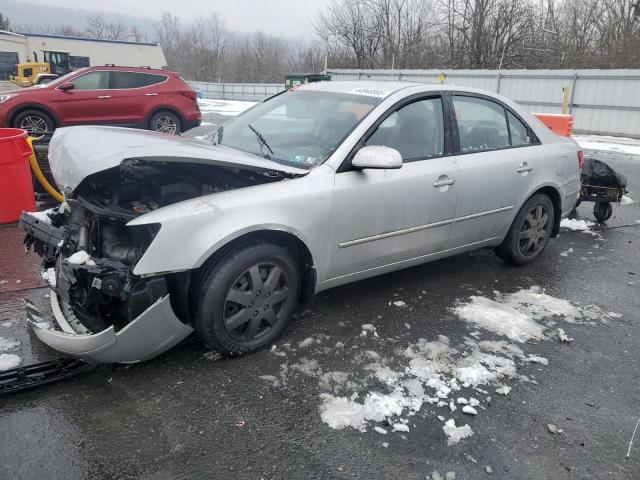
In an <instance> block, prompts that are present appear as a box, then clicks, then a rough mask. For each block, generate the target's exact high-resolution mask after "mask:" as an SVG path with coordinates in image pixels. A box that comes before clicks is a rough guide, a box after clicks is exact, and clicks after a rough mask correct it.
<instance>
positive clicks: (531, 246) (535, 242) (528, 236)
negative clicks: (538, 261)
mask: <svg viewBox="0 0 640 480" xmlns="http://www.w3.org/2000/svg"><path fill="white" fill-rule="evenodd" d="M548 223H549V214H548V213H547V211H546V207H545V206H544V205H541V204H537V205H534V206H533V208H531V210H529V213H528V214H527V216H526V217H525V218H524V221H523V222H522V225H521V227H520V231H519V232H518V248H519V249H520V253H522V255H524V256H525V257H530V256H533V255H537V254H538V253H540V251H541V250H542V249H543V248H544V246H545V244H546V242H547V239H548V238H549V230H550V228H549V227H550V226H549V225H548Z"/></svg>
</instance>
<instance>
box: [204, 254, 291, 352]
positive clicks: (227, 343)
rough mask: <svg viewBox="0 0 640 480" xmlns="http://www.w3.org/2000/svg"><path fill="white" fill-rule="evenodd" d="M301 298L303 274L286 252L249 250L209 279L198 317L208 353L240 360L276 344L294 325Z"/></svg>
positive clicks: (228, 260)
mask: <svg viewBox="0 0 640 480" xmlns="http://www.w3.org/2000/svg"><path fill="white" fill-rule="evenodd" d="M299 295H300V273H299V268H298V265H297V263H296V261H295V259H294V257H293V256H292V255H291V254H290V253H289V252H288V251H287V250H286V249H284V248H283V247H280V246H277V245H271V244H266V243H260V244H253V245H247V246H245V247H242V248H239V249H237V250H235V251H234V252H232V253H231V254H230V255H229V256H227V257H226V258H224V259H223V260H222V261H220V262H219V263H218V264H217V265H216V266H215V267H214V268H212V270H211V271H210V272H209V274H208V275H207V276H206V277H205V279H204V282H203V284H202V287H201V293H200V298H199V302H198V310H197V314H196V318H195V327H196V332H197V333H198V336H199V337H200V339H201V340H202V341H203V342H204V343H205V345H207V346H208V347H209V348H213V349H215V350H217V351H219V352H220V353H222V354H223V355H226V356H230V357H233V356H239V355H242V354H244V353H247V352H250V351H253V350H256V349H258V348H260V347H263V346H265V345H267V344H269V343H271V342H273V341H274V340H275V339H276V338H277V337H278V336H279V335H280V334H281V333H282V331H283V330H284V329H285V327H286V326H287V325H288V323H289V321H290V320H291V316H292V314H293V311H294V309H295V307H296V304H297V300H298V298H299Z"/></svg>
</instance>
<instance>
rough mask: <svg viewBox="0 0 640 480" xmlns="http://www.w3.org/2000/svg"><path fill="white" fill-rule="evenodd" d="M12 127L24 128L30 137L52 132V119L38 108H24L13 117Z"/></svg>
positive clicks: (53, 126)
mask: <svg viewBox="0 0 640 480" xmlns="http://www.w3.org/2000/svg"><path fill="white" fill-rule="evenodd" d="M13 127H14V128H21V129H23V130H26V131H27V133H28V134H29V135H30V136H32V137H42V136H44V135H47V134H49V133H52V132H53V130H54V128H55V124H54V122H53V119H52V118H51V117H50V116H49V115H47V114H46V113H44V112H41V111H40V110H24V111H22V112H20V113H19V114H18V115H16V117H15V118H14V119H13Z"/></svg>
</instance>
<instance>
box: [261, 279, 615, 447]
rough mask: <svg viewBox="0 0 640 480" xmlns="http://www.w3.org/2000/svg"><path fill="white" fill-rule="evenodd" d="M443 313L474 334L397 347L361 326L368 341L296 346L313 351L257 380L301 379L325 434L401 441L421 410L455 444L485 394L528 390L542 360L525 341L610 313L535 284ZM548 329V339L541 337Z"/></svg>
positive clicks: (484, 404)
mask: <svg viewBox="0 0 640 480" xmlns="http://www.w3.org/2000/svg"><path fill="white" fill-rule="evenodd" d="M451 311H452V313H453V314H455V315H456V317H457V318H459V319H460V320H461V321H463V322H467V323H468V324H469V330H470V331H475V333H477V335H475V336H474V337H472V336H465V337H464V338H463V339H462V340H460V341H457V342H453V341H452V340H451V339H450V338H448V337H446V336H442V335H440V336H438V337H436V338H431V339H428V338H419V339H418V340H415V341H408V342H406V343H404V344H403V343H402V341H401V340H400V339H399V338H398V337H394V338H384V337H378V338H376V337H374V335H372V334H371V332H374V333H375V332H376V330H377V329H376V326H375V325H374V324H372V323H365V324H362V325H361V329H362V332H364V333H365V334H366V333H369V334H368V335H364V336H363V335H361V336H360V337H358V339H357V341H356V342H355V343H354V344H352V345H350V346H349V347H348V348H347V347H345V346H344V344H341V345H340V347H339V348H337V347H336V348H334V347H332V346H327V347H326V348H324V349H323V348H320V347H316V345H321V344H322V342H323V341H324V340H328V339H329V338H330V337H328V336H326V335H324V334H317V335H313V336H312V337H309V338H308V339H306V340H303V342H301V344H300V345H301V346H302V344H305V343H308V345H307V346H308V347H309V346H310V345H311V343H313V345H314V347H316V348H307V349H306V350H305V356H303V357H300V358H298V359H297V361H296V363H292V364H290V365H289V364H287V363H284V364H281V365H280V372H279V373H278V372H275V374H272V375H262V376H260V379H262V380H264V381H266V382H268V383H269V384H271V386H272V387H274V388H277V387H285V386H287V385H288V382H289V381H290V379H291V378H296V379H298V380H299V381H302V382H305V386H306V387H308V382H309V379H311V381H312V382H313V381H316V382H317V388H318V393H319V396H320V404H319V407H318V409H319V414H320V418H321V420H322V421H323V422H324V423H326V424H327V425H328V426H329V427H331V428H333V429H337V430H341V429H347V428H352V429H355V430H357V431H360V432H366V431H376V432H378V433H380V434H384V435H403V434H408V433H409V430H411V431H413V430H415V428H416V426H415V425H413V428H411V429H410V427H409V425H408V424H409V421H408V420H407V418H408V417H411V416H415V415H417V414H418V413H420V412H422V413H421V415H434V416H435V415H437V417H438V419H439V420H440V421H442V422H444V425H443V438H445V439H446V441H447V443H448V444H449V445H455V444H457V443H459V442H461V441H462V440H464V439H465V438H468V437H470V436H472V435H473V434H474V433H473V430H472V429H471V427H470V426H469V425H466V424H464V421H463V420H461V418H463V417H464V418H467V419H468V418H469V416H477V417H482V412H483V411H484V410H485V409H486V408H489V407H490V406H492V405H495V404H493V403H492V401H491V397H490V396H489V391H490V390H493V391H495V392H496V393H497V394H501V395H508V394H509V393H510V392H511V389H512V386H511V385H512V384H513V383H514V382H518V381H527V382H535V379H534V378H533V377H527V376H525V375H523V373H522V372H520V370H521V369H522V368H527V366H528V368H529V370H533V369H534V368H533V367H532V364H536V365H535V367H536V368H535V369H540V368H543V367H544V366H545V365H547V364H548V363H549V361H548V360H547V358H544V357H542V356H540V355H537V354H535V353H533V352H531V351H526V352H525V348H527V349H528V350H530V348H529V347H530V346H531V343H527V342H538V341H544V340H551V339H555V340H556V341H557V339H558V333H557V330H556V328H557V326H554V325H555V323H557V322H559V321H565V322H569V323H572V324H581V323H588V324H595V322H596V321H597V320H600V321H602V322H604V321H608V320H610V319H613V318H618V317H616V315H617V314H616V313H615V312H610V313H609V312H606V311H604V310H602V309H600V308H599V307H597V306H593V305H588V306H576V305H574V304H572V303H571V302H569V301H567V300H564V299H560V298H556V297H553V296H551V295H549V294H547V293H545V292H544V291H543V290H542V289H541V288H539V287H535V286H534V287H530V288H528V289H521V290H517V291H515V292H512V293H500V292H494V293H493V295H492V296H491V298H488V297H484V296H471V297H469V298H467V299H466V300H463V301H460V302H459V303H458V304H457V305H454V306H453V307H452V309H451ZM552 327H553V330H552V331H551V332H547V331H546V330H547V329H548V328H549V329H551V328H552ZM473 329H478V330H473ZM480 333H482V338H483V339H484V340H479V337H480ZM311 339H312V340H313V341H312V342H311V341H310V340H311ZM380 342H392V343H393V345H394V348H393V349H391V350H389V349H385V351H387V352H391V353H387V354H384V355H383V354H381V353H379V352H378V351H376V350H375V349H376V347H378V346H379V345H380ZM331 343H332V344H333V342H331ZM339 343H340V342H339ZM285 347H286V344H285ZM287 350H289V351H290V352H291V351H292V350H291V349H290V348H288V347H287ZM345 351H348V352H350V360H349V361H350V364H351V367H350V368H345V369H344V371H337V370H332V368H331V367H332V365H333V361H332V356H331V353H336V352H337V353H338V354H339V355H343V354H344V353H343V352H345ZM475 396H478V398H480V399H482V400H479V399H478V398H475ZM427 405H428V408H425V406H427ZM438 409H444V410H442V411H441V410H438ZM427 411H428V413H426V412H427ZM441 414H443V415H441ZM445 415H446V417H445ZM445 418H449V420H447V421H446V422H445ZM474 421H475V422H478V420H477V419H475V420H474ZM456 422H457V423H458V425H456ZM474 428H477V427H476V426H475V425H474Z"/></svg>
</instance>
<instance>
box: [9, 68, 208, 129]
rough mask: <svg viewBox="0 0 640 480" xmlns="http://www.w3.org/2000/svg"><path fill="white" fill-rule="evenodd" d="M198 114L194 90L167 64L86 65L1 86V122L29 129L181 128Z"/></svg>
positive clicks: (193, 121)
mask: <svg viewBox="0 0 640 480" xmlns="http://www.w3.org/2000/svg"><path fill="white" fill-rule="evenodd" d="M201 119H202V116H201V114H200V109H199V108H198V101H197V97H196V92H195V91H194V90H193V89H192V88H191V87H190V86H189V85H187V83H186V82H185V81H184V80H182V79H181V78H180V76H179V75H178V74H177V73H175V72H169V71H167V70H154V69H150V68H129V67H116V66H105V67H88V68H81V69H79V70H76V71H74V72H71V73H69V74H67V75H65V76H63V77H60V78H58V79H56V80H54V81H52V82H51V83H47V84H44V85H38V86H35V87H29V88H22V89H19V90H13V91H8V92H0V127H15V128H23V129H25V130H27V131H28V132H30V133H32V134H34V135H43V134H47V133H50V132H53V130H54V129H55V128H56V127H66V126H70V125H86V124H94V125H95V124H101V125H105V124H106V125H120V126H127V127H137V128H146V129H149V130H155V131H158V132H165V133H180V132H183V131H185V130H188V129H190V128H193V127H196V126H198V125H200V122H201Z"/></svg>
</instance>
